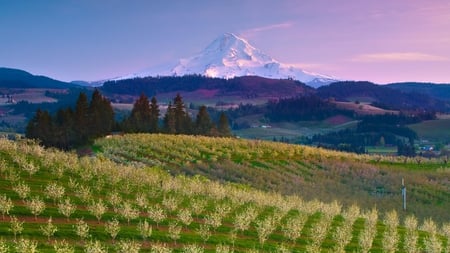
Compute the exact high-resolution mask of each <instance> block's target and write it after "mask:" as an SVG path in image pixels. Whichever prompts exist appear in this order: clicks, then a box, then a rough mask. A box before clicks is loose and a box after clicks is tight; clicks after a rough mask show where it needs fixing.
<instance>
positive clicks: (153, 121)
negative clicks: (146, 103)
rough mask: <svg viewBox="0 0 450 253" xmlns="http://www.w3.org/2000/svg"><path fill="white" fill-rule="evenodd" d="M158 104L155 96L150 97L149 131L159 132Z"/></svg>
mask: <svg viewBox="0 0 450 253" xmlns="http://www.w3.org/2000/svg"><path fill="white" fill-rule="evenodd" d="M159 115H160V111H159V106H158V101H157V100H156V97H152V100H151V102H150V133H158V132H159V126H158V125H159V124H158V122H159Z"/></svg>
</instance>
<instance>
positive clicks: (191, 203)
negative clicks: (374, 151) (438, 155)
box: [0, 135, 450, 252]
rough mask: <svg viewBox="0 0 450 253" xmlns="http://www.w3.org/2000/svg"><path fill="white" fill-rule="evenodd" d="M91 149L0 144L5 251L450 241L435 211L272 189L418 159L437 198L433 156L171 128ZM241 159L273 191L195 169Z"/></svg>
mask: <svg viewBox="0 0 450 253" xmlns="http://www.w3.org/2000/svg"><path fill="white" fill-rule="evenodd" d="M96 150H97V154H96V156H92V157H77V156H76V154H74V153H68V152H60V151H56V150H45V149H43V148H42V147H39V146H37V145H35V144H33V143H30V142H27V141H18V142H11V141H7V140H4V139H0V212H1V213H0V214H2V215H1V218H0V252H36V251H34V249H37V250H39V252H321V251H326V252H355V251H360V252H369V251H370V252H388V251H391V250H396V252H407V249H408V248H411V249H413V250H418V251H426V252H438V251H436V250H443V249H444V248H447V249H448V248H449V245H450V244H449V239H448V237H450V223H449V219H448V217H445V216H444V217H443V218H444V219H441V220H440V221H439V222H437V223H436V222H435V221H436V219H434V218H435V216H433V219H434V221H433V220H431V219H425V220H424V219H423V218H420V219H418V220H417V219H416V218H414V216H408V217H407V218H405V217H404V215H403V214H402V213H400V212H399V211H395V210H388V211H384V210H381V209H376V208H375V207H370V208H361V207H359V206H358V205H342V204H341V203H340V202H339V201H336V200H334V201H320V200H318V199H320V196H307V195H308V192H297V193H296V194H289V195H287V194H282V193H281V192H280V191H276V190H273V189H275V188H274V187H275V186H276V185H277V184H278V180H280V179H281V178H280V177H278V178H277V175H278V174H277V173H281V174H283V175H284V176H285V177H289V175H295V174H301V175H302V177H303V178H305V180H308V179H310V180H313V181H315V182H314V183H315V184H319V183H320V181H317V179H320V178H322V177H323V178H327V177H329V176H331V175H327V172H326V171H327V170H329V168H327V166H331V165H330V164H329V162H330V161H334V162H335V164H337V163H341V165H340V166H338V167H339V169H340V170H341V173H345V172H344V171H342V170H343V169H344V166H343V164H344V163H348V164H349V163H350V162H351V163H355V164H354V166H355V167H359V166H361V165H362V164H366V167H364V168H363V169H362V170H356V169H355V173H356V172H357V171H358V173H366V174H371V173H372V174H373V173H376V171H374V169H371V167H375V166H376V167H378V166H388V164H389V166H390V167H389V168H388V169H389V170H395V171H397V170H398V171H402V170H405V168H404V167H405V166H412V167H413V168H412V172H411V173H419V175H421V173H422V172H421V171H422V170H427V171H428V174H427V175H434V176H435V177H436V178H433V179H434V180H435V181H434V182H433V184H428V183H427V182H421V183H420V184H422V185H423V187H428V188H429V189H428V191H426V192H424V193H425V194H428V198H429V199H430V200H432V199H433V198H434V195H436V196H440V194H441V193H440V191H441V186H439V184H440V182H439V180H438V179H439V178H440V177H447V176H448V171H446V170H443V169H442V168H441V167H442V166H440V165H439V164H438V163H437V161H435V162H433V163H432V162H428V163H422V165H423V166H424V167H420V166H416V165H415V164H416V162H415V161H407V163H406V165H403V166H402V163H401V162H400V160H398V161H397V160H387V159H381V157H380V158H378V157H372V158H373V159H372V158H369V157H367V156H355V155H344V154H343V153H337V152H329V151H323V150H318V149H313V148H308V147H301V146H294V145H284V144H279V143H269V142H262V141H261V142H260V141H244V140H235V139H221V138H207V137H192V136H170V135H127V136H116V137H112V138H107V139H102V140H99V141H97V142H96ZM374 163H376V164H379V165H373V164H374ZM214 164H215V165H217V166H216V167H214ZM219 164H222V165H223V167H219V166H218V165H219ZM300 164H302V165H301V166H299V165H300ZM238 165H241V167H233V168H232V169H242V170H244V172H245V173H247V172H249V171H245V170H252V171H254V172H255V173H254V176H255V177H257V176H260V175H264V174H266V173H267V174H268V176H269V177H273V180H272V181H270V180H267V179H268V178H262V181H261V182H260V184H259V187H261V188H266V189H265V190H258V189H256V188H254V187H251V186H249V185H252V184H253V182H252V181H251V180H250V181H249V182H248V184H247V185H244V184H240V183H238V182H239V180H237V178H238V177H239V176H241V175H237V174H236V176H237V178H235V179H234V180H233V179H232V178H222V179H221V180H211V179H207V178H206V177H205V176H202V175H201V174H202V173H195V175H194V174H190V173H194V172H195V170H197V171H201V170H203V171H204V173H203V174H205V175H208V174H213V172H215V173H216V176H217V177H218V175H220V174H221V173H224V175H227V173H228V172H230V171H223V172H219V171H218V170H220V169H223V170H225V169H226V167H227V166H238ZM347 169H348V170H353V169H352V168H347ZM298 170H301V172H297V171H298ZM189 171H190V173H189ZM235 173H239V171H237V170H236V171H235ZM245 173H244V174H242V175H245ZM316 173H318V174H316ZM383 173H388V172H387V171H383ZM191 175H192V176H191ZM318 175H321V176H320V177H317V176H318ZM347 175H348V174H347ZM447 178H448V177H447ZM297 179H299V177H297ZM421 179H423V178H421ZM285 180H286V179H285ZM349 180H350V179H349ZM299 183H300V182H299ZM417 183H419V182H417ZM255 185H256V184H255ZM263 185H267V187H263ZM310 185H313V184H310ZM447 186H448V185H447ZM270 189H272V190H270ZM412 189H413V187H411V190H412ZM417 190H426V189H425V188H422V187H417ZM447 192H448V191H447ZM349 197H350V196H349ZM416 197H418V196H416ZM309 199H311V200H309ZM447 204H448V201H447V203H442V205H444V207H445V205H447ZM429 208H430V209H432V210H433V211H436V214H438V213H439V212H438V211H437V210H438V209H436V208H435V207H434V204H430V205H429ZM446 210H448V209H446ZM409 214H411V213H409ZM441 218H442V217H441ZM418 229H419V230H418ZM4 249H6V250H4ZM433 250H434V251H433Z"/></svg>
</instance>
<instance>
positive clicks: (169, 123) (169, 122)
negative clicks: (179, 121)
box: [164, 102, 177, 134]
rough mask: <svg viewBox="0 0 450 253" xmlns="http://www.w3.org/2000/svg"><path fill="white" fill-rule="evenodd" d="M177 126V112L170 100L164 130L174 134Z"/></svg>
mask: <svg viewBox="0 0 450 253" xmlns="http://www.w3.org/2000/svg"><path fill="white" fill-rule="evenodd" d="M175 126H176V120H175V112H174V109H173V107H172V103H170V102H169V105H168V106H167V111H166V114H165V115H164V131H165V132H166V133H168V134H174V133H176V131H177V130H176V127H175Z"/></svg>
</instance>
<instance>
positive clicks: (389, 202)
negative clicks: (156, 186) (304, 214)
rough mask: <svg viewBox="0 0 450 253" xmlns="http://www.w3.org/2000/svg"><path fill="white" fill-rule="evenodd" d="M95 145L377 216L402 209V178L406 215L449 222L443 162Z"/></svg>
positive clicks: (274, 146)
mask: <svg viewBox="0 0 450 253" xmlns="http://www.w3.org/2000/svg"><path fill="white" fill-rule="evenodd" d="M96 145H98V148H99V149H100V150H101V152H102V154H103V155H104V156H106V157H109V158H110V159H112V160H114V161H118V162H121V163H125V164H129V163H135V162H138V163H143V164H146V165H150V166H159V167H161V168H163V169H165V170H169V171H170V173H172V174H173V175H178V174H183V175H190V176H192V175H203V176H205V177H208V178H210V179H211V180H220V181H225V182H235V183H239V184H247V185H250V186H252V187H256V188H258V189H262V190H271V191H275V192H280V193H283V194H300V195H301V196H302V197H303V198H305V199H307V200H313V199H319V200H321V201H326V202H330V201H333V200H338V201H340V202H341V203H344V204H347V205H351V204H353V203H358V205H360V206H361V207H363V208H371V207H373V206H374V205H376V206H377V208H379V209H380V210H390V209H397V210H400V209H401V197H400V192H399V189H400V187H401V186H400V183H401V178H402V177H404V178H405V179H406V181H407V182H408V191H410V195H409V196H410V200H409V206H410V209H409V211H408V213H410V212H411V213H412V214H415V215H416V216H418V217H421V218H424V217H427V216H433V217H435V218H437V217H439V219H440V218H442V219H443V220H449V219H450V215H449V213H448V212H447V210H448V209H447V208H450V206H449V205H450V201H449V200H450V194H449V191H448V190H449V189H448V184H447V183H446V180H448V178H449V176H450V174H449V171H448V170H446V169H442V170H441V169H439V168H445V164H444V161H439V160H436V161H434V162H428V163H426V162H425V161H422V160H421V158H417V160H414V159H412V158H409V159H408V158H403V157H378V156H364V155H360V156H358V155H354V154H348V153H340V152H333V151H327V150H324V149H318V148H312V147H307V146H300V145H289V144H282V143H274V142H266V141H252V140H238V139H221V138H208V137H200V136H178V135H174V136H171V135H144V134H143V135H126V136H125V137H120V136H114V137H112V138H107V139H102V140H99V141H97V142H96ZM405 161H406V162H405ZM433 175H434V176H433ZM430 178H434V180H433V181H432V182H431V181H429V180H430ZM430 188H432V189H433V190H432V191H433V194H429V193H430Z"/></svg>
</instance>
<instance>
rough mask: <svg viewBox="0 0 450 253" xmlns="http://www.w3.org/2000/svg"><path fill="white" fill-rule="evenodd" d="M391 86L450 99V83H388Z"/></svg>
mask: <svg viewBox="0 0 450 253" xmlns="http://www.w3.org/2000/svg"><path fill="white" fill-rule="evenodd" d="M387 86H388V87H390V88H393V89H396V90H401V91H403V92H414V93H418V94H426V95H428V96H430V97H433V98H436V99H439V100H443V101H450V84H435V83H413V82H409V83H393V84H388V85H387Z"/></svg>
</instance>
